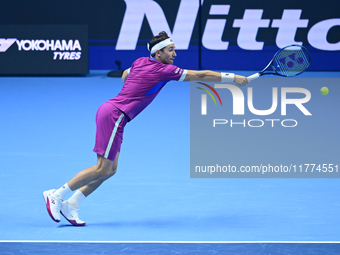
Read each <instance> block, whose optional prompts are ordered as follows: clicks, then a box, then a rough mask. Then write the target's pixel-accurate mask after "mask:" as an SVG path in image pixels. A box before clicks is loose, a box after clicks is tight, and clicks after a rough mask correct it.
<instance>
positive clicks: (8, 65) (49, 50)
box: [0, 25, 89, 75]
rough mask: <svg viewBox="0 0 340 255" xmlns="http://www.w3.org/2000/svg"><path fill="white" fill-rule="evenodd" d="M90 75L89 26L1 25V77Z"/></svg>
mask: <svg viewBox="0 0 340 255" xmlns="http://www.w3.org/2000/svg"><path fill="white" fill-rule="evenodd" d="M88 72H89V63H88V26H87V25H7V26H0V74H1V75H83V74H87V73H88Z"/></svg>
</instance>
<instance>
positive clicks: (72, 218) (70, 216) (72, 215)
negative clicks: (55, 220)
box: [60, 200, 86, 226]
mask: <svg viewBox="0 0 340 255" xmlns="http://www.w3.org/2000/svg"><path fill="white" fill-rule="evenodd" d="M78 211H79V208H78V207H75V206H72V205H70V204H69V203H68V201H67V200H66V201H64V202H63V203H62V204H61V211H60V212H61V214H62V215H63V216H64V217H65V219H67V220H68V222H70V223H71V224H72V225H73V226H85V224H86V222H85V221H82V220H80V219H79V216H78Z"/></svg>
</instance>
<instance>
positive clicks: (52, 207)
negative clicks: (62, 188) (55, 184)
mask: <svg viewBox="0 0 340 255" xmlns="http://www.w3.org/2000/svg"><path fill="white" fill-rule="evenodd" d="M55 191H56V190H55V189H51V190H46V191H44V193H43V196H44V200H45V203H46V208H47V212H48V214H49V215H50V216H51V218H52V220H54V221H55V222H60V207H61V203H62V202H63V200H62V198H61V197H59V196H56V195H54V194H53V193H54V192H55Z"/></svg>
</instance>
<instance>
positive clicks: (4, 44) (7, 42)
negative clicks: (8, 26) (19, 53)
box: [0, 38, 17, 52]
mask: <svg viewBox="0 0 340 255" xmlns="http://www.w3.org/2000/svg"><path fill="white" fill-rule="evenodd" d="M16 40H17V39H16V38H8V39H4V38H0V52H5V51H6V50H8V48H9V47H11V46H12V44H13V43H15V41H16Z"/></svg>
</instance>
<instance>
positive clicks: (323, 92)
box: [321, 87, 329, 96]
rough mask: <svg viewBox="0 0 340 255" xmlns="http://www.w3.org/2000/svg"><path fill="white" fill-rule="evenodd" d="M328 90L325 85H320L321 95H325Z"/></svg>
mask: <svg viewBox="0 0 340 255" xmlns="http://www.w3.org/2000/svg"><path fill="white" fill-rule="evenodd" d="M328 92H329V89H328V88H327V87H322V88H321V94H322V95H324V96H325V95H327V94H328Z"/></svg>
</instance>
